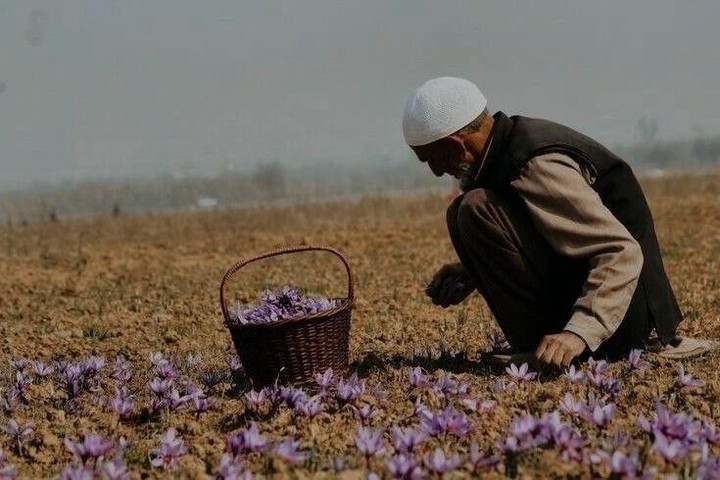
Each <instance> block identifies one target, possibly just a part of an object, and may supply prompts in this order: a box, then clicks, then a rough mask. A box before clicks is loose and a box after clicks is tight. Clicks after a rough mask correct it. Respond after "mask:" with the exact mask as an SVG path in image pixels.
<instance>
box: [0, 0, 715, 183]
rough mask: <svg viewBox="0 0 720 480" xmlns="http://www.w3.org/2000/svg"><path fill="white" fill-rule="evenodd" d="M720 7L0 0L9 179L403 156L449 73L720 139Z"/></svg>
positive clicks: (574, 110)
mask: <svg viewBox="0 0 720 480" xmlns="http://www.w3.org/2000/svg"><path fill="white" fill-rule="evenodd" d="M718 18H720V2H718V1H717V0H693V1H690V2H687V1H686V2H681V1H668V0H635V1H633V0H630V1H627V0H625V1H620V0H605V1H590V0H579V1H571V0H543V1H537V2H534V1H529V0H528V1H509V0H506V1H493V2H489V1H479V0H469V1H452V0H451V1H447V0H444V1H438V0H435V1H432V2H429V1H424V0H363V1H358V0H327V1H322V0H303V1H276V0H263V1H257V0H253V1H243V0H216V1H213V0H207V1H202V2H200V1H197V0H112V1H111V0H44V1H40V0H0V188H9V187H12V186H18V185H22V184H27V183H29V182H32V181H51V180H61V179H81V178H88V177H110V176H117V175H120V176H126V175H138V174H157V173H162V172H167V173H173V172H175V173H177V172H185V173H197V172H200V171H205V172H207V173H213V172H217V171H218V170H220V169H221V168H227V167H234V168H242V167H243V166H254V165H256V164H257V163H258V162H270V161H281V162H287V163H298V164H301V163H306V162H316V161H337V162H363V161H365V160H366V159H369V158H377V157H379V156H382V157H384V158H388V159H397V160H402V159H408V161H409V159H410V156H409V155H408V149H407V147H405V145H404V143H403V140H402V132H401V128H400V125H401V113H402V108H403V105H404V103H405V100H406V98H407V95H408V93H409V91H410V89H411V88H412V87H415V86H417V85H419V84H420V83H422V82H423V81H425V80H426V79H428V78H431V77H435V76H440V75H454V76H461V77H465V78H468V79H470V80H472V81H474V82H475V83H477V84H478V85H479V86H480V88H481V89H482V90H483V91H484V93H485V94H486V96H487V97H488V99H489V108H490V110H491V111H495V110H504V111H505V112H507V113H510V114H513V113H522V114H526V115H531V116H538V117H545V118H550V119H553V120H557V121H561V122H565V123H567V124H569V125H570V126H573V127H575V128H576V129H578V130H581V131H583V132H584V133H587V134H590V135H591V136H595V137H596V138H598V139H599V140H601V141H605V142H607V143H609V144H611V145H612V144H616V143H620V142H629V141H631V140H632V138H633V134H634V132H635V131H636V128H635V127H636V124H637V122H638V119H639V118H641V117H643V116H646V117H649V118H653V119H656V120H657V122H658V125H659V133H660V135H661V136H663V137H666V138H674V137H682V136H686V135H694V134H696V133H698V132H704V133H720V27H718V24H717V21H718ZM409 167H410V168H413V167H415V165H413V164H411V163H409Z"/></svg>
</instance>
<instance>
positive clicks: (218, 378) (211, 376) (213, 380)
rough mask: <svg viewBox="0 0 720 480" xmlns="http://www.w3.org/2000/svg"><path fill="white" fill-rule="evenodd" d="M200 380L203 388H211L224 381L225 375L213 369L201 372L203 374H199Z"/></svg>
mask: <svg viewBox="0 0 720 480" xmlns="http://www.w3.org/2000/svg"><path fill="white" fill-rule="evenodd" d="M200 381H201V382H202V384H203V385H204V386H205V388H207V389H211V388H213V387H215V386H217V385H220V384H221V383H223V382H224V381H225V375H223V374H222V373H220V372H216V371H214V370H209V371H207V372H203V374H202V375H200Z"/></svg>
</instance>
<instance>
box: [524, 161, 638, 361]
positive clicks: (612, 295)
mask: <svg viewBox="0 0 720 480" xmlns="http://www.w3.org/2000/svg"><path fill="white" fill-rule="evenodd" d="M594 181H595V173H594V171H593V169H592V167H591V166H589V165H586V164H584V163H579V162H577V161H575V160H573V159H572V158H570V157H568V156H567V155H562V154H559V153H550V154H545V155H539V156H537V157H535V158H533V159H531V160H530V161H529V162H528V164H527V166H526V168H525V169H524V170H523V171H522V173H521V174H520V176H519V177H518V178H517V179H515V180H514V181H513V182H512V186H513V187H514V188H515V189H516V190H517V191H518V193H519V194H520V196H521V197H522V198H523V200H524V201H525V203H526V204H527V207H528V209H529V211H530V216H531V217H532V220H533V223H534V224H535V226H536V228H537V229H538V230H539V231H540V233H541V234H542V235H543V237H545V238H546V239H547V241H548V243H550V245H551V246H552V247H553V248H554V249H555V250H556V251H557V252H558V253H560V254H562V255H566V256H568V257H571V258H578V259H580V258H582V259H587V260H588V261H589V263H590V273H589V275H588V278H587V280H586V281H585V285H584V286H583V290H582V294H581V295H580V297H579V298H578V299H577V301H576V302H575V305H574V307H573V311H572V314H571V316H570V320H569V321H568V323H567V326H566V327H565V330H568V331H570V332H573V333H575V334H577V335H579V336H580V337H582V338H583V340H585V343H587V345H588V347H590V350H592V351H595V350H597V348H598V347H599V346H600V344H601V343H602V342H603V341H604V340H606V339H608V338H609V337H610V336H611V335H612V334H613V333H614V332H615V330H616V329H617V328H618V326H619V325H620V322H621V321H622V319H623V317H624V316H625V312H626V311H627V308H628V306H629V304H630V300H631V299H632V296H633V293H634V292H635V287H636V286H637V282H638V277H639V276H640V270H641V269H642V265H643V256H642V252H641V250H640V245H639V244H638V243H637V242H636V241H635V239H633V237H632V236H631V235H630V233H629V232H628V231H627V229H626V228H625V227H624V226H623V225H622V224H621V223H620V221H619V220H617V219H616V218H615V217H614V216H613V214H612V213H611V212H610V210H608V209H607V208H606V207H605V206H604V205H603V203H602V201H601V200H600V196H599V195H598V194H597V192H595V190H593V189H592V187H591V185H592V183H593V182H594Z"/></svg>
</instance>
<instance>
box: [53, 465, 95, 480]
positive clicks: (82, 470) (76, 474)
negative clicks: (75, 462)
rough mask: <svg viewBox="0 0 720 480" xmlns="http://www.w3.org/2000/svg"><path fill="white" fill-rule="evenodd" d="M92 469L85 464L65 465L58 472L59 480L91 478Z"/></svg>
mask: <svg viewBox="0 0 720 480" xmlns="http://www.w3.org/2000/svg"><path fill="white" fill-rule="evenodd" d="M93 478H95V476H94V473H93V469H92V468H87V467H85V466H80V467H75V466H70V465H69V466H67V467H65V468H63V469H62V471H61V472H60V480H93Z"/></svg>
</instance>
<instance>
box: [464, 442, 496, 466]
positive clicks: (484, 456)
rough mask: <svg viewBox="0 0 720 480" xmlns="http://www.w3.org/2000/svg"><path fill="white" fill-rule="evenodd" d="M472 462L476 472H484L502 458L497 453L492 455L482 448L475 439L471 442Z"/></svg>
mask: <svg viewBox="0 0 720 480" xmlns="http://www.w3.org/2000/svg"><path fill="white" fill-rule="evenodd" d="M469 454H470V464H471V465H472V467H473V470H474V471H476V472H484V471H486V470H489V469H491V468H493V467H494V466H495V465H497V464H499V463H500V462H501V460H502V459H501V458H500V457H499V456H497V455H492V454H490V453H488V452H483V451H481V450H480V446H479V445H478V443H477V442H476V441H475V440H473V441H472V442H470V452H469Z"/></svg>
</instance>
